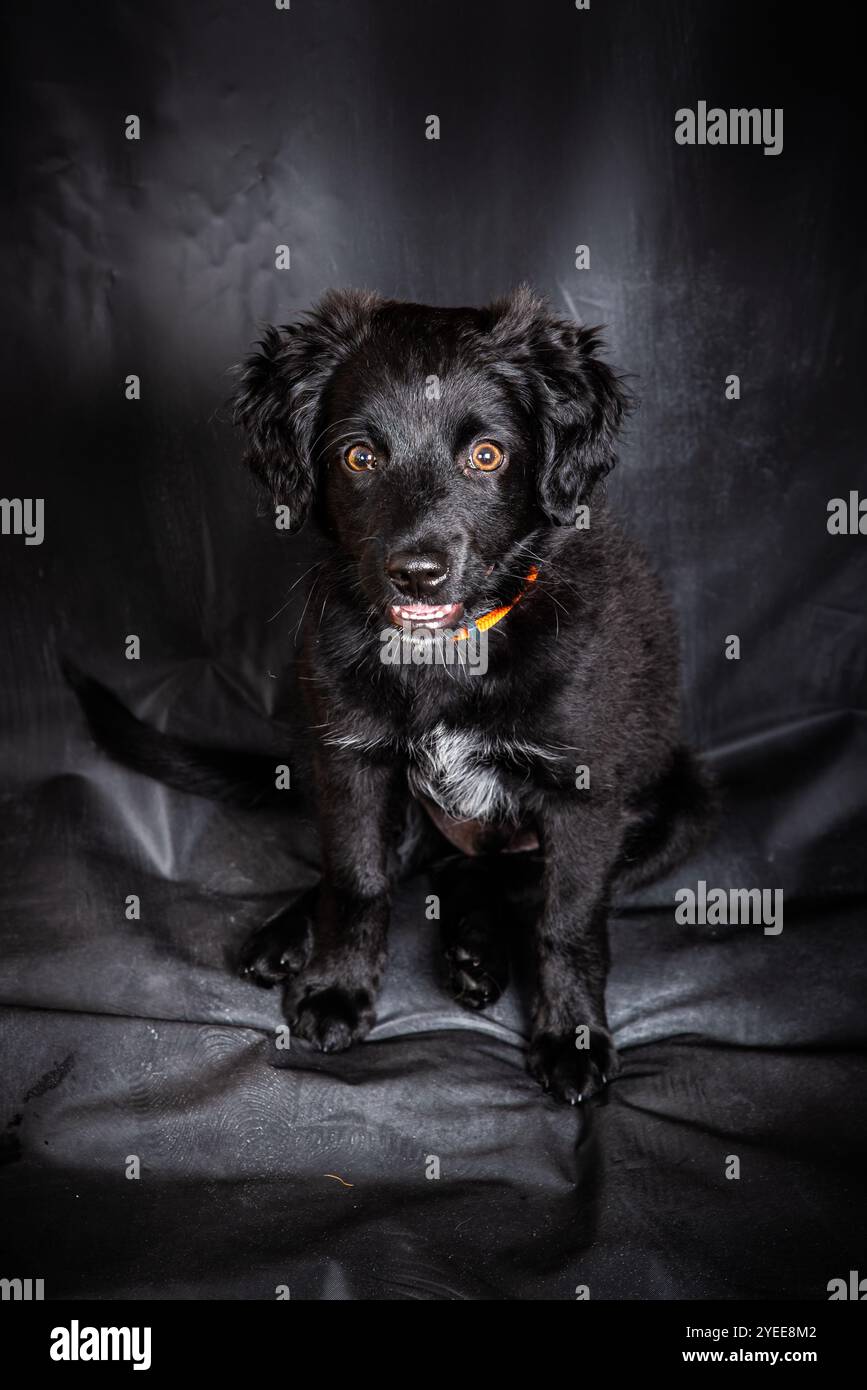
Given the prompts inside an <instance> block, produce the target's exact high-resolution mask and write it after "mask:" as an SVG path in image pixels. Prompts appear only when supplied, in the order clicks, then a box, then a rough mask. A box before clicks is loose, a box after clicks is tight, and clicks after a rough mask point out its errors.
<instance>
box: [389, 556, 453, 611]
mask: <svg viewBox="0 0 867 1390" xmlns="http://www.w3.org/2000/svg"><path fill="white" fill-rule="evenodd" d="M385 571H386V574H387V575H388V577H389V579H391V580H392V581H393V583H394V584H396V585H397V587H398V589H400V591H401V593H404V594H409V595H410V596H411V597H412V598H418V599H425V598H428V597H429V596H430V595H431V594H432V593H433V592H434V590H436V589H438V588H439V586H440V584H442V582H443V580H444V579H445V577H446V575H447V574H448V572H449V567H448V563H447V561H446V557H445V555H439V554H438V553H437V552H436V551H433V550H428V551H417V550H397V551H395V553H394V554H393V555H390V556H389V558H388V563H387V564H386V566H385Z"/></svg>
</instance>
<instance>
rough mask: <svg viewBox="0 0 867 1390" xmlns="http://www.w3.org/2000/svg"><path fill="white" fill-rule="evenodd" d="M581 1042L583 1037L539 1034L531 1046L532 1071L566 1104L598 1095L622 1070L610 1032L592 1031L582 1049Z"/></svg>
mask: <svg viewBox="0 0 867 1390" xmlns="http://www.w3.org/2000/svg"><path fill="white" fill-rule="evenodd" d="M582 1041H583V1035H582V1034H575V1033H551V1032H540V1033H537V1034H536V1035H535V1036H534V1037H533V1039H532V1041H531V1043H530V1052H529V1057H528V1066H529V1068H530V1072H531V1073H532V1075H533V1076H534V1077H535V1078H536V1080H537V1081H538V1082H539V1085H540V1086H542V1087H543V1089H544V1090H546V1091H548V1092H550V1094H551V1095H552V1096H553V1097H554V1099H555V1100H562V1101H564V1102H565V1103H566V1104H567V1105H578V1104H580V1103H581V1101H584V1100H589V1098H590V1097H591V1096H593V1095H596V1094H598V1092H599V1091H601V1090H602V1089H603V1087H604V1086H605V1084H606V1082H608V1081H610V1080H611V1078H612V1077H613V1076H615V1075H616V1074H617V1072H618V1070H619V1067H620V1063H619V1061H618V1058H617V1052H616V1049H615V1047H614V1043H613V1041H612V1039H611V1035H610V1033H606V1032H605V1031H604V1029H601V1028H591V1029H590V1033H589V1038H587V1046H586V1047H582V1046H580V1043H581V1042H582ZM576 1044H577V1045H576Z"/></svg>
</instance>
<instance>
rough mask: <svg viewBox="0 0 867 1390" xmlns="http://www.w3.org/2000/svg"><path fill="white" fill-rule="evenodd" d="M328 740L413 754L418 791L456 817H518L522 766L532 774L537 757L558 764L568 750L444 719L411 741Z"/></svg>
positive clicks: (411, 769)
mask: <svg viewBox="0 0 867 1390" xmlns="http://www.w3.org/2000/svg"><path fill="white" fill-rule="evenodd" d="M325 741H326V742H327V743H330V744H332V745H333V746H336V747H340V748H352V749H355V750H357V751H358V752H366V751H370V752H373V750H374V749H380V748H384V747H389V746H391V747H393V748H394V749H395V752H396V753H397V754H398V755H400V754H403V755H404V756H405V757H406V759H407V763H408V768H407V774H408V777H409V783H410V786H411V788H412V790H413V792H415V793H416V794H417V795H419V796H426V797H427V798H428V799H429V800H430V801H434V802H436V804H437V805H438V806H440V807H442V809H443V810H444V811H445V812H446V814H447V815H449V816H453V817H454V818H455V819H456V820H481V821H509V820H512V821H518V820H519V819H520V810H521V797H520V783H521V773H522V770H523V773H524V774H525V776H526V778H527V779H529V776H530V772H531V767H532V764H533V762H538V761H542V762H546V763H549V764H550V763H556V762H558V761H559V760H560V758H561V757H562V751H561V752H560V753H558V752H557V751H555V750H554V749H551V748H545V747H543V746H542V745H540V744H536V743H530V742H528V741H527V740H524V739H518V738H505V737H499V736H494V737H489V736H485V735H483V734H480V733H478V732H477V731H474V730H463V729H448V728H446V726H445V725H444V724H436V725H435V726H434V727H433V728H432V729H431V730H430V731H429V732H428V733H426V734H423V735H421V736H420V737H417V738H414V739H412V740H410V741H409V742H407V743H404V742H402V741H401V742H400V743H397V742H395V743H392V741H391V740H390V739H388V738H384V737H383V736H382V735H380V736H378V737H377V736H373V737H366V736H365V735H364V734H362V733H355V734H350V733H337V732H331V733H330V734H329V735H327V736H326V739H325Z"/></svg>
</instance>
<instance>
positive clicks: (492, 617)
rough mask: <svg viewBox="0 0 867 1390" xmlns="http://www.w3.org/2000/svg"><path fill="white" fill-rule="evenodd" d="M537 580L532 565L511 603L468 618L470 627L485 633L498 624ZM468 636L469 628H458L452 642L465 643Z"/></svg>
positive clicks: (536, 571) (534, 568)
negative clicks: (476, 616)
mask: <svg viewBox="0 0 867 1390" xmlns="http://www.w3.org/2000/svg"><path fill="white" fill-rule="evenodd" d="M538 578H539V571H538V570H537V568H536V566H535V565H533V566H532V568H531V570H530V573H529V574H528V575H527V577H526V579H525V581H524V587H523V589H522V590H521V592H520V593H519V594H516V595H515V597H514V598H513V599H512V602H511V603H505V604H503V607H502V608H492V609H491V611H490V612H489V613H483V614H482V616H481V617H480V618H470V626H471V627H474V628H475V629H476V631H477V632H487V630H488V628H489V627H493V626H494V624H495V623H498V622H500V620H501V619H502V618H505V616H506V614H507V613H511V611H512V609H513V608H514V607H516V605H517V604H519V603H520V602H521V599H522V598H525V597H526V595H527V594H528V593H529V592H530V589H531V588H532V586H533V585H534V584H535V582H536V580H537V579H538ZM469 635H470V633H469V627H466V626H465V627H459V628H458V630H457V632H456V633H455V635H454V640H455V641H456V642H466V641H467V639H468V637H469Z"/></svg>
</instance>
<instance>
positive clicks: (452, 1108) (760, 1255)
mask: <svg viewBox="0 0 867 1390" xmlns="http://www.w3.org/2000/svg"><path fill="white" fill-rule="evenodd" d="M59 699H60V702H61V703H66V704H68V705H69V706H70V709H69V711H68V713H69V719H68V721H66V725H67V728H68V729H69V733H68V735H67V739H68V745H67V748H66V750H65V754H64V755H63V760H65V761H66V762H67V763H68V764H71V765H74V766H76V767H77V770H76V771H75V772H69V773H67V774H65V775H63V776H59V777H57V778H54V779H52V780H49V781H47V782H46V783H45V784H44V785H43V786H41V787H40V788H39V789H38V790H37V791H35V792H33V793H32V794H30V795H28V796H20V797H17V798H16V799H15V801H14V803H12V804H11V805H10V806H8V807H7V808H6V809H7V815H6V817H5V824H6V843H5V844H4V850H5V853H4V856H3V862H4V864H5V865H6V869H5V871H4V873H5V877H6V882H5V884H4V887H5V888H6V890H7V892H6V906H5V908H4V913H3V933H4V951H3V966H2V977H0V991H2V1003H3V1006H4V1007H3V1017H2V1053H3V1071H4V1078H5V1080H4V1092H5V1096H4V1105H5V1113H4V1114H3V1116H2V1123H3V1142H2V1156H3V1159H4V1161H5V1167H4V1169H3V1173H2V1178H0V1182H2V1195H3V1210H4V1220H3V1228H4V1237H3V1244H4V1268H5V1269H7V1270H9V1271H12V1272H18V1273H24V1274H29V1275H32V1276H33V1277H44V1278H45V1279H46V1287H47V1290H48V1296H49V1297H54V1298H63V1297H73V1296H75V1297H87V1298H126V1297H129V1298H133V1297H134V1298H142V1297H165V1298H191V1297H196V1298H202V1297H203V1298H262V1299H268V1298H273V1297H275V1290H276V1289H277V1287H278V1286H281V1285H283V1286H287V1287H288V1288H289V1290H290V1291H291V1296H292V1297H295V1298H314V1299H321V1298H325V1299H404V1298H409V1299H412V1298H416V1299H462V1298H464V1299H514V1298H538V1299H565V1298H574V1297H575V1296H576V1292H575V1291H576V1290H577V1289H578V1288H579V1287H580V1286H585V1285H586V1286H587V1287H588V1289H589V1293H590V1296H591V1297H592V1298H602V1299H604V1298H619V1299H624V1298H626V1299H629V1298H633V1299H660V1298H663V1299H665V1298H687V1299H704V1298H715V1297H720V1298H731V1299H736V1298H746V1299H756V1298H775V1297H777V1298H808V1299H809V1298H823V1297H827V1294H826V1292H825V1290H826V1285H827V1283H828V1280H830V1279H831V1278H834V1277H837V1276H839V1275H840V1274H841V1273H842V1274H844V1275H845V1274H846V1273H847V1272H848V1270H849V1269H850V1268H858V1267H859V1266H858V1261H859V1259H861V1258H862V1257H861V1251H862V1250H863V1248H864V1247H863V1235H864V1230H863V1224H859V1223H860V1220H861V1218H860V1215H859V1214H860V1213H862V1212H863V1196H864V1193H863V1181H864V1179H863V1174H864V1170H865V1159H867V1120H865V1105H864V1100H865V1096H864V1090H865V1082H864V1067H863V1057H862V1056H861V1055H860V1053H861V1049H862V1048H863V1045H864V1041H865V1028H867V1025H865V1014H864V1008H863V995H864V987H863V980H864V974H865V969H867V959H865V951H867V948H865V940H864V932H863V925H864V922H863V909H862V908H861V907H860V906H859V905H858V904H857V903H855V902H850V901H849V900H848V899H846V898H845V897H843V898H841V899H840V900H839V902H837V903H835V904H831V903H829V902H827V901H825V902H822V903H817V902H816V901H814V900H813V898H812V895H811V892H810V887H809V884H806V883H805V884H804V885H803V889H802V893H801V894H800V895H799V896H798V897H796V898H794V900H793V899H792V898H791V897H788V896H787V898H786V903H785V913H784V919H783V930H782V931H781V932H779V933H777V934H767V933H765V931H764V930H763V928H762V926H761V925H746V926H737V927H735V926H728V927H722V926H721V927H711V926H706V925H705V926H702V925H695V926H690V925H680V924H677V923H676V922H675V920H674V896H673V895H674V891H675V888H676V886H678V885H689V884H692V885H693V887H695V886H696V884H697V881H698V880H699V879H704V880H705V881H706V882H707V883H708V884H709V885H714V884H718V883H721V882H723V881H725V880H724V879H723V877H722V875H721V869H722V866H723V863H724V859H725V856H726V853H728V854H730V855H731V857H732V858H734V859H736V858H737V847H736V846H732V845H731V843H730V838H731V837H730V834H729V837H728V838H729V844H728V846H727V845H726V841H727V826H738V827H739V828H740V834H739V838H740V840H741V843H742V845H751V846H752V862H750V855H749V854H743V855H742V858H741V865H742V873H741V879H740V881H742V882H743V883H744V884H746V885H749V884H751V883H752V882H754V881H765V882H767V881H768V872H769V870H770V865H769V864H768V861H767V859H765V873H764V877H763V880H762V878H761V875H760V876H759V879H756V878H755V872H756V870H757V869H758V865H759V864H760V863H761V861H762V860H763V859H764V858H765V856H764V854H763V851H762V847H761V834H762V822H761V807H760V806H756V805H755V804H753V803H751V801H750V799H749V797H748V796H747V795H746V794H745V793H744V792H743V791H741V792H740V793H737V792H730V793H729V796H728V799H727V803H726V809H725V812H724V817H723V823H722V825H721V828H720V832H719V834H718V836H717V838H716V840H715V842H714V843H713V844H712V845H711V846H709V847H708V849H707V850H706V851H705V853H704V854H703V855H701V856H699V857H697V858H696V860H694V861H693V863H692V864H690V865H688V866H685V868H684V870H683V871H680V872H678V874H677V875H675V878H674V879H673V880H670V881H668V882H667V883H662V884H659V885H656V886H655V887H654V889H653V891H652V892H651V893H648V894H646V895H645V896H644V899H643V901H641V902H640V903H634V904H624V905H622V906H621V909H620V910H619V911H618V913H617V915H616V917H615V920H614V922H613V924H612V940H613V955H614V967H613V971H612V977H611V983H610V989H609V999H610V1010H611V1016H612V1021H613V1025H614V1028H615V1032H616V1037H617V1041H618V1044H619V1046H620V1048H621V1050H622V1056H623V1061H624V1067H623V1072H622V1074H621V1076H620V1077H619V1078H618V1079H617V1081H616V1082H615V1084H614V1085H613V1086H612V1087H611V1088H610V1090H609V1093H608V1096H607V1098H606V1100H605V1101H604V1102H602V1103H594V1104H593V1105H591V1106H590V1107H587V1108H584V1109H581V1110H580V1111H575V1110H570V1109H569V1108H565V1107H560V1106H558V1105H556V1104H555V1103H554V1102H552V1101H550V1100H548V1099H546V1098H544V1097H543V1096H542V1094H541V1092H540V1091H539V1090H538V1088H537V1086H536V1085H535V1083H534V1082H533V1081H532V1080H531V1079H530V1078H529V1076H528V1075H527V1074H526V1073H525V1070H524V1045H525V1041H526V1037H525V1034H526V1018H527V1014H526V1004H527V1000H526V997H525V995H524V993H523V992H522V990H521V989H520V988H518V989H515V988H514V987H513V988H512V989H510V991H509V992H508V994H507V995H506V996H504V997H503V999H501V1001H500V1002H499V1004H498V1005H497V1006H496V1007H495V1008H494V1009H492V1010H491V1011H490V1012H489V1013H488V1014H485V1015H477V1014H470V1013H467V1012H465V1011H463V1010H462V1009H461V1008H460V1007H459V1006H457V1005H455V1004H453V1003H452V1002H451V1001H450V1000H449V999H448V997H447V996H446V994H445V993H444V992H443V990H442V988H441V985H440V980H439V964H438V962H439V939H438V928H437V924H436V923H435V922H430V921H428V920H427V918H426V914H425V903H426V894H427V892H428V891H429V887H430V885H429V883H428V882H427V880H426V878H425V876H424V875H422V876H419V877H417V878H415V879H412V880H410V881H408V882H407V883H405V884H404V885H403V887H402V890H401V893H400V896H399V898H398V901H397V905H396V913H395V917H396V922H395V930H394V933H393V944H392V956H391V964H390V969H389V973H388V978H387V982H386V987H385V991H384V995H383V999H382V1005H381V1009H380V1018H379V1023H378V1025H377V1027H376V1029H375V1031H374V1033H373V1035H372V1038H371V1039H370V1040H369V1041H368V1042H367V1043H365V1044H363V1045H362V1046H361V1047H360V1048H357V1049H355V1050H354V1051H352V1052H350V1053H348V1054H344V1055H339V1056H328V1057H326V1056H323V1055H320V1054H317V1053H315V1052H313V1051H312V1050H311V1049H309V1048H307V1047H306V1046H305V1045H304V1044H303V1043H298V1042H295V1043H293V1044H292V1046H291V1047H290V1048H289V1050H288V1051H287V1050H283V1049H281V1048H279V1047H278V1045H277V1041H276V1039H277V1036H278V1024H279V1022H280V1014H279V999H278V997H277V995H276V994H274V993H272V992H264V991H259V990H256V989H255V988H253V987H252V986H248V985H246V984H244V983H243V982H241V981H239V980H236V979H234V978H233V976H232V974H231V971H230V968H229V961H230V959H231V956H232V953H233V951H234V949H235V948H236V947H237V945H238V943H239V942H240V940H241V939H242V938H243V936H244V934H245V932H246V931H247V930H249V928H250V927H251V926H255V925H257V924H258V923H259V922H261V921H262V920H264V919H265V917H267V916H268V915H269V913H270V912H272V911H273V910H275V909H276V907H277V906H279V905H282V903H283V902H284V901H285V900H286V899H287V897H288V896H291V893H292V891H293V889H294V890H295V891H296V892H297V891H298V889H299V888H301V887H303V886H306V885H307V884H309V883H311V882H314V881H315V877H316V870H315V865H314V863H313V858H314V854H315V850H314V841H313V837H312V834H311V831H310V826H309V824H308V823H306V822H305V820H304V819H301V818H299V819H296V818H294V817H291V818H289V820H288V821H287V819H286V818H285V817H283V816H280V815H279V814H277V815H275V814H273V813H269V814H264V813H247V812H241V811H234V810H232V811H227V810H225V809H223V808H218V807H215V806H213V805H211V804H209V803H206V802H204V801H201V800H199V799H198V798H190V797H187V796H184V795H182V794H180V793H176V792H171V791H168V790H166V789H164V788H162V787H159V786H156V785H154V784H153V783H151V782H149V781H148V780H147V779H143V778H140V777H138V776H136V775H134V774H128V773H126V772H124V771H122V770H120V769H118V768H116V767H114V766H113V765H111V764H109V763H108V762H106V760H105V759H104V758H103V757H102V756H101V755H100V754H98V753H97V752H96V751H95V750H94V749H93V748H92V745H90V743H89V741H88V739H87V737H86V735H85V734H84V732H83V730H82V729H81V728H80V727H78V716H77V711H76V710H75V708H74V704H73V699H72V696H71V695H69V694H68V693H65V692H64V693H59ZM814 733H815V731H814V730H812V729H810V728H805V729H803V730H800V731H799V735H800V738H799V739H798V740H795V739H794V738H793V739H792V740H791V751H790V759H789V762H790V764H791V765H794V766H798V765H803V763H804V761H806V760H807V759H808V758H809V748H810V735H812V734H814ZM743 756H744V750H743V749H741V748H737V749H732V750H729V751H728V752H727V753H726V754H725V755H724V756H720V757H719V758H718V759H717V760H716V761H715V766H716V769H717V772H718V774H719V775H720V777H721V778H722V779H723V780H724V781H725V780H726V779H727V774H728V779H727V780H728V781H729V782H731V783H733V784H736V783H737V773H738V769H739V766H740V760H741V759H742V757H743ZM749 761H750V767H751V769H752V772H751V781H755V782H756V783H757V784H758V785H764V786H765V787H766V788H767V786H768V779H769V778H770V777H772V776H773V769H772V767H771V766H770V762H771V759H770V756H769V750H756V749H755V747H753V746H751V747H750V748H749ZM757 767H758V769H759V772H760V773H761V770H762V768H766V769H767V773H768V777H767V778H765V777H763V776H762V775H757ZM778 770H779V764H778ZM802 809H803V816H804V824H805V825H810V824H813V823H814V810H813V807H812V803H811V801H810V799H809V798H805V800H804V804H803V808H802ZM789 813H790V814H791V815H793V816H794V810H793V807H792V803H789ZM133 891H135V892H136V894H137V895H138V896H139V898H140V901H141V917H140V919H139V920H137V921H136V920H132V921H130V920H127V918H126V916H125V903H126V899H127V896H128V895H129V894H130V893H131V892H133ZM504 930H508V926H507V924H504ZM515 946H516V955H517V958H518V960H519V963H520V960H521V950H520V946H521V943H520V942H516V943H515ZM521 978H524V979H526V973H525V972H524V974H523V977H522V975H521V973H520V970H519V981H520V979H521ZM134 1156H136V1157H138V1159H139V1162H140V1172H141V1176H140V1177H139V1178H138V1179H136V1178H130V1177H128V1176H127V1173H128V1171H130V1161H131V1159H132V1158H133V1157H134ZM732 1158H735V1159H737V1160H738V1161H739V1165H740V1175H739V1177H736V1178H733V1177H731V1176H727V1173H731V1171H732V1163H731V1160H732ZM432 1159H436V1160H438V1173H439V1176H432V1173H434V1172H436V1171H437V1165H436V1164H434V1163H432Z"/></svg>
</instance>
